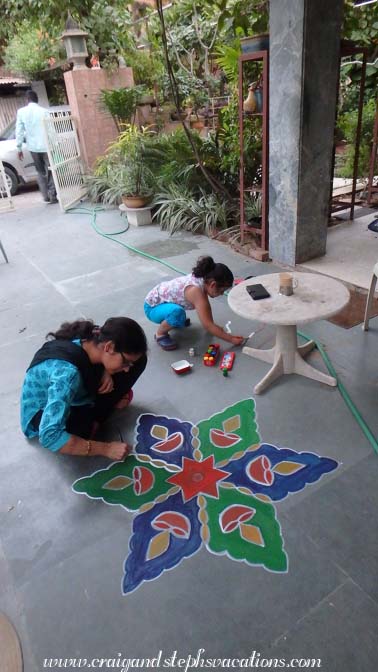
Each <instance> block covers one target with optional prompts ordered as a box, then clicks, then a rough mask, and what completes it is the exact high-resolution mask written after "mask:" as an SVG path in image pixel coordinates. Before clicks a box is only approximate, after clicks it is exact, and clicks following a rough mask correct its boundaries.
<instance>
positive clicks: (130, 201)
mask: <svg viewBox="0 0 378 672" xmlns="http://www.w3.org/2000/svg"><path fill="white" fill-rule="evenodd" d="M151 201H152V195H151V194H149V195H146V196H142V195H140V196H122V203H123V204H124V205H126V207H127V208H145V207H146V205H148V204H149V203H150V202H151Z"/></svg>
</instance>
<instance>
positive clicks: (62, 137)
mask: <svg viewBox="0 0 378 672" xmlns="http://www.w3.org/2000/svg"><path fill="white" fill-rule="evenodd" d="M44 124H45V134H46V141H47V152H48V155H49V161H50V166H51V170H52V174H53V177H54V183H55V188H56V192H57V196H58V199H59V203H60V207H61V209H62V210H67V209H68V208H69V207H70V206H72V205H74V204H75V203H77V202H78V201H79V200H80V199H81V198H83V197H84V196H85V195H86V193H87V190H86V187H85V181H84V169H83V163H82V160H81V154H80V145H79V139H78V136H77V130H76V124H75V119H74V118H73V117H72V115H71V114H70V113H66V112H64V113H55V114H50V115H49V117H47V118H46V119H45V120H44Z"/></svg>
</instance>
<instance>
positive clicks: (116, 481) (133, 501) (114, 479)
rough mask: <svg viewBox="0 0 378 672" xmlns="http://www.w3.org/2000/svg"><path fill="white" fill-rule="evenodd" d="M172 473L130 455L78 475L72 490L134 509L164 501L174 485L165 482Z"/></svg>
mask: <svg viewBox="0 0 378 672" xmlns="http://www.w3.org/2000/svg"><path fill="white" fill-rule="evenodd" d="M170 476H172V474H171V473H170V472H168V471H166V470H165V469H161V468H159V467H156V466H154V465H152V464H150V463H146V462H140V461H139V460H138V459H137V458H136V457H135V456H134V455H131V456H130V457H128V458H127V459H126V460H125V462H116V463H114V464H112V465H111V466H110V467H108V468H107V469H101V470H100V471H95V473H94V474H92V476H88V477H85V478H79V479H78V480H77V481H75V483H74V484H73V486H72V489H73V490H74V492H80V493H82V494H86V495H88V497H91V498H92V499H102V500H103V501H104V502H107V504H120V505H121V506H123V507H125V509H127V510H128V511H138V510H139V509H140V507H141V506H143V504H149V503H153V502H155V501H164V499H165V498H166V494H167V493H168V492H169V491H170V490H172V493H173V491H174V488H172V484H171V483H167V478H169V477H170Z"/></svg>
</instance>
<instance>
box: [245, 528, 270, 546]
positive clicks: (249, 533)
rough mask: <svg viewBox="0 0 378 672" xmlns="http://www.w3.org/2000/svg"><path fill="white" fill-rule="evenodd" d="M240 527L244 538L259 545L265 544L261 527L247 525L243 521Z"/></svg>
mask: <svg viewBox="0 0 378 672" xmlns="http://www.w3.org/2000/svg"><path fill="white" fill-rule="evenodd" d="M239 527H240V536H241V537H243V539H245V540H246V541H249V542H250V543H251V544H256V545H257V546H265V544H264V539H263V537H262V534H261V532H260V529H259V528H258V527H256V525H246V524H244V523H242V524H241V525H240V526H239Z"/></svg>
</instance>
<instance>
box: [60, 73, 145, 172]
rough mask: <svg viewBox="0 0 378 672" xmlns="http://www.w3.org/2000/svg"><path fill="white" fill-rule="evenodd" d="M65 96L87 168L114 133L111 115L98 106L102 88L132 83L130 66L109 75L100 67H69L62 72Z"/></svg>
mask: <svg viewBox="0 0 378 672" xmlns="http://www.w3.org/2000/svg"><path fill="white" fill-rule="evenodd" d="M64 81H65V85H66V90H67V98H68V102H69V105H70V108H71V112H72V115H73V116H74V117H75V118H76V121H77V124H78V133H79V140H80V146H81V150H82V156H83V159H84V162H85V163H86V164H87V166H88V167H89V168H92V166H93V164H94V163H95V161H96V159H97V157H99V156H101V155H102V154H104V153H105V151H106V149H107V147H108V145H109V143H111V142H113V140H115V139H116V138H117V136H118V132H117V128H116V125H115V123H114V121H113V119H112V117H111V115H110V114H109V113H108V112H106V111H104V110H103V109H102V106H101V105H100V102H99V98H100V94H101V90H102V89H118V88H120V87H125V88H129V87H131V86H134V78H133V70H132V68H120V69H119V70H118V71H117V72H116V73H115V74H114V75H112V76H109V75H108V74H107V73H106V71H105V70H103V69H102V68H87V69H85V70H84V69H83V70H70V71H69V72H65V73H64Z"/></svg>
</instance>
